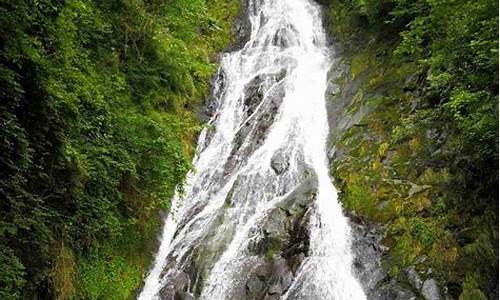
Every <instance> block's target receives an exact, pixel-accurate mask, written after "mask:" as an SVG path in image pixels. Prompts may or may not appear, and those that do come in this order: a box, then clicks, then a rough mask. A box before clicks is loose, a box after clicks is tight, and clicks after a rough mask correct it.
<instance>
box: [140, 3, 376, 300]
mask: <svg viewBox="0 0 500 300" xmlns="http://www.w3.org/2000/svg"><path fill="white" fill-rule="evenodd" d="M248 13H249V19H250V22H251V34H250V40H249V41H248V42H247V44H246V45H245V46H244V47H243V49H241V50H239V51H236V52H231V53H227V54H225V56H224V57H223V59H222V62H221V67H220V70H219V76H218V79H217V81H216V83H215V84H216V86H215V87H214V88H215V92H214V95H215V96H214V97H215V104H217V105H218V109H217V112H216V114H215V115H214V118H213V119H212V120H211V121H210V123H211V125H212V126H213V129H212V128H210V129H205V130H204V131H203V132H202V134H201V135H200V138H199V141H198V150H197V156H196V157H195V160H194V166H195V167H194V172H192V173H191V174H189V175H188V179H187V184H186V193H185V194H184V195H182V196H181V195H177V196H176V197H175V198H174V200H173V202H174V205H173V207H174V209H173V211H172V213H171V215H170V216H169V217H168V219H167V220H166V222H165V226H164V230H163V236H162V242H161V246H160V248H159V251H158V253H157V255H156V258H155V264H154V267H153V269H152V270H151V271H150V273H149V275H148V277H147V278H146V281H145V286H144V288H143V290H142V292H141V294H140V295H139V299H161V298H162V297H167V296H165V295H168V293H169V292H171V291H172V290H174V289H175V288H176V285H178V283H179V282H180V281H179V280H180V279H179V278H181V279H182V280H183V281H182V282H188V287H187V289H188V292H189V293H192V294H193V295H194V296H195V298H199V299H207V300H214V299H241V298H243V297H242V296H241V295H242V291H244V290H245V286H246V284H247V281H248V280H249V276H250V275H249V274H250V273H251V272H252V270H253V268H255V266H256V265H259V264H263V263H264V260H263V259H262V258H261V257H259V255H258V254H257V253H255V251H252V250H251V249H252V245H253V244H254V243H255V242H256V241H258V240H259V239H261V238H262V235H263V233H262V231H263V229H262V228H263V226H264V225H263V224H265V223H266V222H268V220H269V219H270V218H271V216H270V215H271V214H272V212H273V210H276V209H277V207H279V206H280V205H283V202H285V201H286V199H289V197H290V195H291V194H293V193H294V191H295V190H297V188H298V187H299V186H301V185H303V184H304V182H305V181H307V180H314V182H315V185H314V189H315V190H314V195H315V197H314V199H313V200H311V201H312V202H311V203H310V207H309V210H308V223H307V224H308V236H309V248H308V250H307V253H306V255H305V258H304V259H303V260H302V261H301V264H300V266H299V268H298V270H296V271H295V272H294V273H293V278H292V279H291V283H290V284H289V286H287V287H286V289H284V290H283V291H282V293H281V295H280V299H360V300H361V299H365V298H366V297H365V295H364V293H363V290H362V288H361V286H360V284H359V282H358V281H357V280H356V278H355V276H354V274H353V271H352V261H353V257H352V254H351V249H350V247H351V242H350V229H349V226H348V223H347V219H346V217H345V216H343V214H342V208H341V206H340V204H339V202H338V201H337V191H336V190H335V188H334V186H333V185H332V183H331V178H330V176H329V171H328V159H327V156H326V142H327V138H328V132H329V129H328V122H327V112H326V105H325V91H326V87H327V72H328V69H329V68H330V66H331V63H332V62H331V61H330V59H329V57H330V56H331V55H330V53H329V49H328V47H327V43H326V36H325V33H324V31H323V28H322V24H321V15H320V9H319V7H318V6H317V5H316V4H314V3H313V2H312V1H309V0H250V1H249V9H248ZM311 178H312V179H311ZM261 256H262V255H261Z"/></svg>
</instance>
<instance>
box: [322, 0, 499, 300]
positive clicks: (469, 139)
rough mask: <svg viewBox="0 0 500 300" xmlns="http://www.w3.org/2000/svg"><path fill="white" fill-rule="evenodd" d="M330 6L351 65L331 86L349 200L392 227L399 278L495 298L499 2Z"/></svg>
mask: <svg viewBox="0 0 500 300" xmlns="http://www.w3.org/2000/svg"><path fill="white" fill-rule="evenodd" d="M321 2H323V4H325V5H327V7H328V13H327V18H328V21H329V24H330V31H331V35H332V37H333V38H334V39H335V41H336V43H335V44H336V45H338V49H337V56H338V59H340V60H341V61H343V65H344V66H346V67H345V68H338V69H336V70H332V72H331V77H332V80H331V86H330V93H331V95H330V98H331V103H330V106H331V107H332V108H331V109H330V114H331V116H330V117H331V119H332V127H333V129H332V133H331V135H332V145H331V147H332V151H331V158H332V165H331V171H332V173H333V175H334V176H335V178H336V181H337V186H338V187H339V188H340V189H341V190H342V201H343V203H344V206H345V207H346V209H347V210H348V211H349V212H351V213H352V214H353V215H354V216H355V219H357V220H358V221H359V222H361V223H369V224H378V225H382V237H381V238H383V239H382V245H383V246H382V248H384V249H385V247H387V248H386V249H387V250H386V252H385V253H384V258H383V260H382V263H383V267H384V269H385V270H386V271H387V272H388V273H389V278H393V279H395V280H397V281H398V282H399V283H401V284H402V285H406V286H407V287H409V288H410V289H412V290H413V291H414V292H415V294H417V295H425V293H427V292H429V286H432V288H435V287H436V285H435V284H434V282H432V281H433V280H436V282H438V286H439V288H440V289H441V294H446V293H447V294H448V295H449V296H451V297H452V298H460V299H495V298H496V297H498V296H497V295H498V285H497V284H498V247H497V246H498V29H497V28H498V14H497V13H498V3H497V1H491V0H482V1H462V0H461V1H417V2H415V1H401V0H396V1H371V0H368V1H356V0H352V1H345V0H331V1H321ZM426 279H427V280H428V281H425V280H426ZM429 280H430V281H429ZM426 282H427V287H426V284H425V283H426Z"/></svg>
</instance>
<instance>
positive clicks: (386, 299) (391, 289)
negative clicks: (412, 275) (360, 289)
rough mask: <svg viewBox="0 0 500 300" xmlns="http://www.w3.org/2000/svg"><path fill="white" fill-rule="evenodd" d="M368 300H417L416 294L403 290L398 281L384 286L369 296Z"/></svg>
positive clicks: (392, 281)
mask: <svg viewBox="0 0 500 300" xmlns="http://www.w3.org/2000/svg"><path fill="white" fill-rule="evenodd" d="M367 296H368V297H367V298H368V299H373V300H415V299H416V298H417V297H416V296H415V294H414V293H413V292H412V291H410V290H408V289H404V288H402V287H401V286H400V285H399V284H398V283H397V282H396V281H394V280H391V281H389V282H388V283H384V284H382V285H381V286H380V287H379V288H378V289H377V290H376V291H375V292H374V293H373V294H371V295H367Z"/></svg>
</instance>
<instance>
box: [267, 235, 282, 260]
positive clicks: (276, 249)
mask: <svg viewBox="0 0 500 300" xmlns="http://www.w3.org/2000/svg"><path fill="white" fill-rule="evenodd" d="M282 244H283V242H282V241H281V240H280V239H279V238H277V237H271V236H266V238H265V240H264V242H263V250H264V257H265V259H266V260H272V259H273V258H275V257H276V256H277V255H278V254H279V253H280V252H281V248H282Z"/></svg>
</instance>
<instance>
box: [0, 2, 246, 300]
mask: <svg viewBox="0 0 500 300" xmlns="http://www.w3.org/2000/svg"><path fill="white" fill-rule="evenodd" d="M237 9H238V1H219V0H215V1H205V0H190V1H186V0H172V1H160V0H108V1H100V0H99V1H98V0H16V1H11V0H1V1H0V20H1V22H0V265H1V270H0V298H1V299H16V298H23V299H30V298H35V297H36V298H42V299H44V298H46V299H53V298H58V299H68V298H71V297H77V298H87V299H98V298H99V299H111V298H116V299H125V298H127V297H130V295H131V293H132V292H133V290H134V289H136V288H137V287H138V286H139V285H140V282H141V276H142V274H143V272H144V269H145V268H147V265H148V260H147V259H146V258H145V257H147V255H146V254H145V253H147V251H148V250H150V248H151V247H152V244H153V243H154V240H155V233H156V230H157V229H158V228H159V226H158V222H159V220H158V217H157V215H158V210H159V209H160V208H162V207H163V208H168V205H169V203H168V199H169V198H170V197H171V195H172V193H173V192H174V190H175V188H176V186H177V185H178V184H179V183H180V182H181V181H182V179H183V177H184V175H185V173H186V172H187V170H188V169H189V168H190V163H189V161H190V156H191V154H192V141H193V137H194V136H195V134H196V132H197V131H198V130H199V126H198V125H197V123H196V121H195V118H194V117H193V111H194V108H195V107H196V106H197V105H198V104H199V103H200V100H202V99H203V97H205V96H206V95H207V92H208V86H209V81H210V77H211V74H212V73H213V72H214V69H215V65H214V59H215V56H214V55H215V53H216V52H217V51H219V50H221V49H222V48H223V47H225V46H226V45H227V44H228V42H229V38H230V28H231V23H232V19H231V18H232V17H234V15H235V14H236V11H237ZM75 282H78V284H75Z"/></svg>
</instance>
